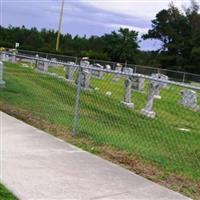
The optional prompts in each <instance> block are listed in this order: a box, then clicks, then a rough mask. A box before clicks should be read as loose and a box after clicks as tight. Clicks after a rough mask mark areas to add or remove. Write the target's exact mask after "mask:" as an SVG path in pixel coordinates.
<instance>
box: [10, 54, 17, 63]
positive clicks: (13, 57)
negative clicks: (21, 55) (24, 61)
mask: <svg viewBox="0 0 200 200" xmlns="http://www.w3.org/2000/svg"><path fill="white" fill-rule="evenodd" d="M11 62H12V63H15V62H16V52H13V53H12V56H11Z"/></svg>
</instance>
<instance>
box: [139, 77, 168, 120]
mask: <svg viewBox="0 0 200 200" xmlns="http://www.w3.org/2000/svg"><path fill="white" fill-rule="evenodd" d="M152 78H155V79H157V80H164V79H168V77H165V75H162V74H152ZM165 86H166V83H164V82H162V81H156V80H151V81H150V89H149V92H148V96H147V102H146V105H145V107H144V108H143V109H142V110H141V114H143V115H146V116H147V117H151V118H154V117H155V116H156V113H155V112H154V111H153V110H152V109H153V101H154V98H155V95H156V94H157V93H158V91H159V90H160V88H162V87H165Z"/></svg>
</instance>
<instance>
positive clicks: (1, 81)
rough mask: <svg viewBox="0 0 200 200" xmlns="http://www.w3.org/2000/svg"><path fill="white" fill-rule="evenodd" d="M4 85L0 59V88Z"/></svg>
mask: <svg viewBox="0 0 200 200" xmlns="http://www.w3.org/2000/svg"><path fill="white" fill-rule="evenodd" d="M3 87H5V81H4V80H3V63H2V62H1V61H0V88H3Z"/></svg>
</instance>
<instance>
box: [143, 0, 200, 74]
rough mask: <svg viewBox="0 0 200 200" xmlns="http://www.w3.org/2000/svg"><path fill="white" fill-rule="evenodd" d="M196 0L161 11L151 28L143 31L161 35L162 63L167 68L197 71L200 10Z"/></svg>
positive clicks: (146, 36) (150, 35) (199, 46)
mask: <svg viewBox="0 0 200 200" xmlns="http://www.w3.org/2000/svg"><path fill="white" fill-rule="evenodd" d="M198 10H199V6H198V4H197V3H196V2H195V1H192V2H191V6H190V7H189V8H187V9H185V12H182V11H180V10H179V9H178V8H176V7H175V6H174V5H173V4H170V6H169V8H168V9H167V10H162V11H160V12H159V13H158V14H157V15H156V18H155V19H154V20H152V29H150V30H149V31H148V33H147V34H145V35H143V39H158V40H160V41H161V42H162V44H163V45H162V48H161V49H160V56H159V59H160V63H161V64H162V66H164V67H165V68H166V67H168V68H174V66H178V67H176V69H179V70H180V69H181V70H185V71H190V72H194V73H197V72H199V62H198V61H197V60H198V59H197V55H198V53H197V52H198V48H200V14H199V13H198Z"/></svg>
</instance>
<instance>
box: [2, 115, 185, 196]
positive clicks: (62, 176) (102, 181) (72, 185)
mask: <svg viewBox="0 0 200 200" xmlns="http://www.w3.org/2000/svg"><path fill="white" fill-rule="evenodd" d="M0 121H1V124H0V125H1V126H0V127H1V129H0V131H1V132H0V133H1V137H0V138H1V163H0V164H1V176H2V177H1V181H2V182H3V184H5V185H6V186H7V187H8V188H9V189H11V190H12V191H13V192H14V193H15V194H16V195H17V196H18V197H19V198H20V199H21V200H96V199H99V200H187V199H188V198H186V197H184V196H182V195H180V194H178V193H176V192H173V191H171V190H168V189H166V188H164V187H161V186H159V185H157V184H155V183H153V182H151V181H149V180H146V179H144V178H143V177H140V176H138V175H136V174H134V173H132V172H130V171H128V170H126V169H123V168H121V167H119V166H117V165H115V164H112V163H110V162H108V161H105V160H103V159H101V158H99V157H97V156H95V155H92V154H90V153H87V152H85V151H83V150H81V149H79V148H77V147H75V146H72V145H70V144H68V143H65V142H63V141H61V140H59V139H57V138H55V137H52V136H51V135H49V134H47V133H45V132H43V131H41V130H38V129H36V128H34V127H32V126H30V125H27V124H25V123H24V122H21V121H19V120H17V119H15V118H13V117H10V116H8V115H6V114H4V113H2V112H0Z"/></svg>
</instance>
